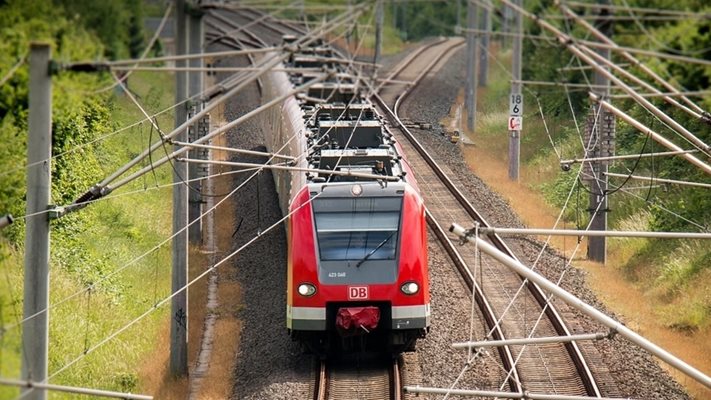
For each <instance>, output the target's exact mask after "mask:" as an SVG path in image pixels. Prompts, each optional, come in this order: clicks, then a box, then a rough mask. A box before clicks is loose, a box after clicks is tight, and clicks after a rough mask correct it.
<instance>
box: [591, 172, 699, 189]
mask: <svg viewBox="0 0 711 400" xmlns="http://www.w3.org/2000/svg"><path fill="white" fill-rule="evenodd" d="M603 174H604V175H607V176H612V177H615V178H628V179H636V180H642V181H650V182H655V183H671V184H674V185H682V186H695V187H703V188H711V183H702V182H690V181H680V180H676V179H664V178H657V177H652V176H639V175H626V174H617V173H612V172H604V173H603Z"/></svg>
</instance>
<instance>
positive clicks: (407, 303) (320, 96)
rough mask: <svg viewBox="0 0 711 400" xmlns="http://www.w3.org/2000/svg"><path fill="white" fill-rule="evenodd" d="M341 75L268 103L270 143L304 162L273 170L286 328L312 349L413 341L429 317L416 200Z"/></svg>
mask: <svg viewBox="0 0 711 400" xmlns="http://www.w3.org/2000/svg"><path fill="white" fill-rule="evenodd" d="M314 52H318V53H324V52H325V51H324V50H322V49H320V50H307V51H305V53H306V54H305V55H303V56H300V55H298V54H297V55H295V56H293V57H291V59H290V63H289V64H288V65H287V66H288V67H291V68H290V70H293V68H300V67H303V68H309V72H304V73H303V74H301V73H289V74H286V73H284V72H272V73H271V74H272V76H271V77H270V79H268V80H267V85H266V90H265V93H266V95H267V96H273V97H276V96H278V95H280V94H282V93H285V92H286V91H288V90H291V88H292V87H293V85H295V84H301V83H303V82H304V81H305V80H308V79H309V74H313V72H310V71H312V70H313V67H314V65H313V62H314V61H313V58H312V57H309V55H310V54H312V53H314ZM326 68H328V69H332V70H339V68H341V67H340V66H338V65H328V66H327V67H326ZM342 72H345V71H342ZM343 75H344V74H339V78H338V79H337V80H336V79H334V80H332V81H326V82H324V83H322V84H317V85H314V86H312V87H311V89H310V90H309V92H308V93H306V94H303V95H300V96H296V97H292V98H289V99H288V100H287V101H285V102H284V103H283V104H282V105H281V106H279V107H277V106H275V107H273V109H272V110H271V114H270V116H269V119H268V121H267V125H266V126H265V132H267V137H268V147H269V150H270V151H279V152H280V153H282V154H288V155H291V156H294V157H296V161H294V164H296V166H298V167H300V168H302V169H303V168H305V169H307V170H308V172H306V173H304V172H303V171H302V170H299V171H286V172H277V173H275V174H274V179H275V182H276V187H277V191H278V192H279V196H280V204H281V207H282V211H283V212H284V213H285V214H289V219H288V221H289V223H288V228H287V229H288V235H287V238H288V239H287V240H288V249H289V250H288V251H289V254H288V266H287V318H286V324H287V329H288V331H289V333H290V334H291V335H292V337H293V338H294V339H296V340H299V341H301V342H302V343H304V344H305V345H306V346H307V347H308V348H309V349H310V350H312V351H313V352H315V353H317V354H320V355H328V354H332V353H334V352H337V351H343V350H362V349H366V350H376V351H388V352H392V353H397V352H401V351H407V350H412V349H413V348H414V344H415V341H416V339H418V338H421V337H424V336H425V334H426V332H427V330H428V329H429V325H430V298H429V283H428V265H427V263H428V258H427V237H426V231H427V227H426V223H425V208H424V205H423V202H422V199H421V197H420V194H419V192H418V189H417V185H416V182H415V180H414V176H413V175H412V173H411V171H410V169H409V166H407V164H406V162H405V161H404V160H403V158H402V151H401V149H400V147H399V146H398V145H397V143H396V142H395V141H394V139H393V138H392V135H391V134H390V133H389V131H388V129H387V126H386V124H385V123H384V120H383V118H382V117H381V116H380V115H379V114H378V113H377V111H376V109H375V107H374V106H373V105H372V104H371V103H370V102H369V101H368V100H367V99H365V97H364V96H363V95H362V94H361V93H360V90H359V87H358V82H356V81H351V80H348V79H344V78H343Z"/></svg>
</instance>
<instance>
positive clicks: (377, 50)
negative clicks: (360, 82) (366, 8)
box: [373, 0, 384, 64]
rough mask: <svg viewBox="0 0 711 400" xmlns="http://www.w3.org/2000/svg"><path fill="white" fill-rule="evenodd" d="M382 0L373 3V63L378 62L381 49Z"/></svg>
mask: <svg viewBox="0 0 711 400" xmlns="http://www.w3.org/2000/svg"><path fill="white" fill-rule="evenodd" d="M383 18H384V16H383V0H378V1H377V2H376V3H375V56H374V57H373V63H374V64H379V63H380V55H381V53H382V51H383Z"/></svg>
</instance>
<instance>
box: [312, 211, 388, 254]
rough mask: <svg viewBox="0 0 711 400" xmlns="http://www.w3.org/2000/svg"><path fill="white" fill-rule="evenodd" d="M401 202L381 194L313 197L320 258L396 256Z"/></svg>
mask: <svg viewBox="0 0 711 400" xmlns="http://www.w3.org/2000/svg"><path fill="white" fill-rule="evenodd" d="M401 204H402V199H401V198H383V197H379V198H378V197H376V198H359V199H347V198H346V199H317V200H316V201H314V219H315V221H316V236H317V239H318V248H319V254H320V258H321V260H322V261H344V260H361V259H363V258H364V257H367V259H368V260H394V259H396V258H397V248H398V247H397V244H398V240H399V235H398V229H399V226H400V209H401Z"/></svg>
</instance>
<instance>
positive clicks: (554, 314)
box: [373, 63, 600, 397]
mask: <svg viewBox="0 0 711 400" xmlns="http://www.w3.org/2000/svg"><path fill="white" fill-rule="evenodd" d="M434 64H436V63H432V65H430V66H429V68H430V69H431V68H433V67H434ZM403 69H404V68H403ZM425 75H426V72H423V73H421V74H420V76H419V77H418V79H417V82H416V83H415V84H414V85H413V86H411V88H412V87H415V86H416V85H417V83H419V81H420V80H421V79H422V78H423V77H424V76H425ZM410 93H411V91H410V90H408V91H406V92H405V94H403V95H402V96H400V97H399V98H398V99H397V101H396V104H395V106H394V111H393V110H391V109H390V108H389V107H388V106H387V105H386V104H385V102H384V100H383V99H382V98H381V97H380V96H379V95H377V94H375V95H373V99H374V100H375V102H376V103H377V104H379V105H380V106H381V107H382V108H383V109H384V110H385V112H386V113H387V114H388V115H389V117H390V118H391V120H392V121H393V123H395V124H396V125H398V126H399V127H400V130H401V131H402V132H403V133H404V134H405V137H407V139H408V140H409V141H410V142H411V143H412V145H413V147H415V149H416V150H417V151H418V152H419V153H420V155H421V156H422V157H423V159H424V160H425V161H426V162H427V164H428V165H429V166H430V168H432V170H433V171H434V172H435V174H436V175H437V176H438V177H439V178H440V180H441V181H442V182H443V183H444V185H445V186H446V187H447V188H448V189H449V190H450V192H451V193H452V194H453V195H454V197H455V198H456V199H457V201H458V202H459V203H460V204H461V205H462V207H463V208H464V210H465V211H466V212H467V213H468V214H469V215H470V216H471V217H472V218H473V219H474V220H475V221H478V222H479V223H480V224H481V225H482V226H484V227H489V226H490V225H489V224H488V223H487V222H486V220H485V219H484V218H483V216H482V215H481V214H479V213H478V212H477V211H476V209H475V208H474V207H473V206H472V204H471V203H470V202H469V201H468V200H467V199H466V197H465V196H464V195H463V194H462V193H461V191H460V190H459V189H458V188H457V187H456V185H454V183H453V182H452V181H451V180H450V179H449V177H448V176H447V175H446V174H445V173H444V171H443V170H442V169H441V168H440V167H439V165H437V163H436V161H435V160H434V158H433V157H432V156H430V155H429V153H428V152H427V151H426V150H425V148H424V146H422V144H421V143H420V142H419V141H418V140H417V139H416V138H415V137H414V135H413V134H412V133H411V132H410V131H409V130H408V129H407V128H406V127H405V126H404V124H403V123H402V121H400V118H399V117H398V115H397V111H398V107H399V105H400V103H401V102H402V101H403V99H405V98H407V96H408V95H409V94H410ZM487 236H488V238H489V240H490V241H491V242H492V243H493V244H494V246H495V247H496V248H498V249H499V250H500V251H502V252H504V253H506V254H508V255H509V256H510V257H511V258H512V259H514V260H517V261H518V259H517V258H516V256H515V255H514V253H513V251H511V249H510V248H509V247H508V246H507V245H506V243H505V242H504V241H503V240H502V239H501V237H500V236H498V235H496V234H489V235H487ZM519 276H520V275H519ZM520 277H521V276H520ZM521 279H522V280H523V279H524V278H523V277H521ZM525 282H526V286H527V288H528V289H529V291H530V293H531V294H532V295H533V296H534V298H535V299H536V301H537V302H538V304H539V306H540V307H542V308H543V309H544V311H545V313H546V316H547V317H548V319H549V320H550V322H551V323H552V325H553V327H554V329H555V330H556V332H557V333H558V334H559V335H560V336H570V334H571V333H570V330H569V329H568V327H567V326H566V324H565V323H564V321H563V319H562V317H561V316H560V314H559V313H558V311H557V310H556V309H555V308H554V307H553V306H552V305H551V304H549V303H548V301H547V299H546V296H545V295H544V294H543V291H542V290H541V289H540V287H538V285H536V284H535V283H532V282H531V281H525ZM564 346H565V348H566V349H567V350H568V354H569V356H570V358H571V360H572V362H573V364H574V365H575V366H576V368H577V370H578V373H579V375H580V378H581V380H582V382H583V385H584V386H585V389H586V391H587V392H588V394H589V395H591V396H597V397H600V390H599V388H598V386H597V383H596V381H595V378H594V377H593V375H592V372H591V371H590V368H589V367H588V365H587V362H586V361H585V358H584V357H583V355H582V352H581V351H580V348H579V347H578V346H577V344H576V343H574V342H569V343H565V344H564Z"/></svg>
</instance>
